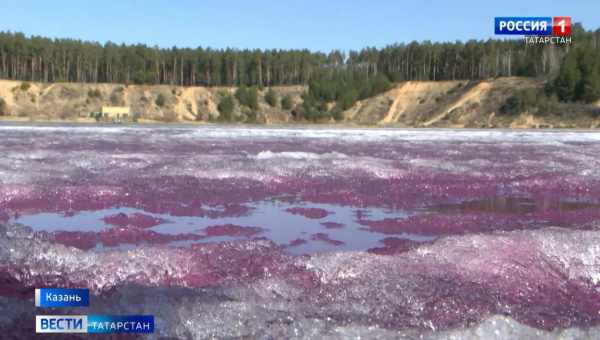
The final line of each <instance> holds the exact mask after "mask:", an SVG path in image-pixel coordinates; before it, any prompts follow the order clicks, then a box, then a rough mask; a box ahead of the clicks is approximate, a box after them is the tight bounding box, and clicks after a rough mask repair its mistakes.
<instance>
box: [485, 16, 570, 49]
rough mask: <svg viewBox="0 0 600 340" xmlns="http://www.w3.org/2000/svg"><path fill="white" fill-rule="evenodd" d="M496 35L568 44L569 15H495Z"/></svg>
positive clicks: (543, 42) (544, 42)
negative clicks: (518, 36)
mask: <svg viewBox="0 0 600 340" xmlns="http://www.w3.org/2000/svg"><path fill="white" fill-rule="evenodd" d="M494 33H495V34H497V35H523V36H525V37H524V40H525V42H526V43H528V44H570V43H571V17H568V16H560V17H496V18H495V20H494Z"/></svg>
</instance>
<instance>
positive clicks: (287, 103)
mask: <svg viewBox="0 0 600 340" xmlns="http://www.w3.org/2000/svg"><path fill="white" fill-rule="evenodd" d="M293 105H294V103H293V101H292V96H290V95H289V94H288V95H285V96H284V97H283V98H281V108H282V109H284V110H291V109H292V106H293Z"/></svg>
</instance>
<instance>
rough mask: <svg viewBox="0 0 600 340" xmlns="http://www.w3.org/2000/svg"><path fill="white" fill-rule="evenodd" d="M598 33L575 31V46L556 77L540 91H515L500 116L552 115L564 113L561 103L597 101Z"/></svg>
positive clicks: (599, 94)
mask: <svg viewBox="0 0 600 340" xmlns="http://www.w3.org/2000/svg"><path fill="white" fill-rule="evenodd" d="M599 32H600V30H599V31H596V32H595V33H592V32H585V31H583V30H578V31H576V32H575V34H576V36H575V37H574V38H573V39H574V41H575V42H574V44H573V45H572V46H571V47H570V48H569V50H568V52H566V55H565V56H564V58H562V61H561V64H560V68H559V70H558V73H557V74H556V75H555V76H554V77H551V78H550V79H549V80H548V81H547V82H546V86H545V87H544V88H543V89H526V90H519V91H517V92H516V93H515V94H514V95H513V96H511V97H509V98H508V99H507V101H506V102H505V103H504V105H503V106H502V107H501V113H505V114H518V113H521V112H525V111H528V112H530V113H536V114H542V115H544V114H555V113H561V111H564V110H565V108H564V107H563V106H561V104H560V103H561V102H563V103H573V102H580V103H593V102H596V101H598V100H600V34H599ZM575 39H576V40H575ZM571 109H572V106H571ZM571 111H572V110H571Z"/></svg>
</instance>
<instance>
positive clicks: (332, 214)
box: [12, 201, 432, 254]
mask: <svg viewBox="0 0 600 340" xmlns="http://www.w3.org/2000/svg"><path fill="white" fill-rule="evenodd" d="M299 206H302V207H310V208H314V209H323V210H326V211H328V212H329V214H328V215H327V216H326V217H323V218H317V219H315V218H307V217H305V216H302V215H297V214H293V213H290V212H288V211H286V210H287V209H289V208H291V207H299ZM251 208H252V209H251V210H250V212H249V213H248V214H247V215H245V216H241V217H237V216H236V217H222V218H209V217H197V216H172V215H164V214H153V213H148V212H145V211H143V210H139V209H134V208H111V209H104V210H96V211H81V212H79V213H76V214H74V215H71V214H62V213H39V214H32V215H23V216H19V217H16V218H13V219H12V222H18V223H22V224H24V225H27V226H30V227H32V228H33V229H34V230H39V231H50V232H53V231H91V232H101V231H102V230H106V229H108V228H113V226H111V225H108V224H106V223H105V222H104V221H103V220H102V219H103V218H105V217H107V216H111V215H115V214H118V213H124V214H127V215H133V214H135V213H141V214H145V215H149V216H153V217H156V218H162V219H164V220H166V222H165V223H162V224H159V225H157V226H155V227H152V228H149V230H152V231H154V232H157V233H160V234H168V235H177V234H186V233H192V234H198V235H206V234H205V231H204V229H205V228H206V227H209V226H215V225H227V224H233V225H239V226H246V227H261V228H263V229H265V232H264V233H261V234H258V235H257V237H266V238H268V239H270V240H272V241H274V242H275V243H277V244H280V245H288V244H290V242H292V241H294V240H297V239H303V240H305V241H307V242H305V243H302V244H299V245H296V246H294V247H290V248H289V251H290V252H292V253H296V254H305V253H316V252H323V251H332V250H366V249H369V248H372V247H376V246H378V245H379V241H380V240H381V235H379V234H377V233H372V232H368V231H366V230H364V228H363V226H362V225H360V224H359V223H357V221H356V216H357V215H359V214H357V211H356V210H355V209H354V208H352V207H344V206H336V205H330V204H310V205H306V204H302V205H299V204H289V203H284V202H277V201H269V202H259V203H256V204H253V205H251ZM359 212H360V211H359ZM363 214H365V213H363ZM368 216H369V217H372V218H377V219H380V218H403V217H406V216H407V214H406V212H403V211H395V212H390V211H386V210H383V209H368ZM327 222H332V223H337V224H340V225H342V226H343V227H340V228H327V227H326V225H323V223H326V224H327ZM319 233H326V234H328V235H329V238H331V239H332V240H337V241H341V242H343V244H342V245H335V244H331V243H328V242H325V241H322V240H320V239H319V238H312V237H311V236H312V235H315V234H319ZM398 237H401V238H407V239H410V240H413V241H430V240H431V239H432V238H431V237H428V236H419V235H414V234H408V233H407V234H402V235H398ZM240 239H244V237H243V236H208V235H207V237H206V238H204V239H201V240H193V241H190V240H177V241H172V242H169V244H171V245H173V246H190V245H191V244H194V243H203V242H223V241H230V240H240ZM131 247H132V245H128V244H126V245H120V246H119V248H125V249H130V248H131ZM96 249H97V250H102V249H111V247H105V246H102V245H101V244H99V245H98V246H97V247H96Z"/></svg>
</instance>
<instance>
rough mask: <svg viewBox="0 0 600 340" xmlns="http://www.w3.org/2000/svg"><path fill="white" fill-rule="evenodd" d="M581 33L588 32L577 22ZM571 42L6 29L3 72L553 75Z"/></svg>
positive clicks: (175, 80)
mask: <svg viewBox="0 0 600 340" xmlns="http://www.w3.org/2000/svg"><path fill="white" fill-rule="evenodd" d="M574 31H575V32H576V35H580V34H590V35H592V36H593V39H595V40H596V41H597V40H598V39H599V36H600V33H599V32H598V31H597V32H595V33H585V31H583V29H582V28H581V26H577V27H574ZM578 39H579V38H578V37H577V36H576V37H574V39H573V40H574V41H575V43H577V42H578ZM564 54H565V49H564V48H561V47H552V46H525V45H523V43H522V42H521V41H514V40H487V41H475V40H473V41H468V42H466V43H463V42H454V43H431V42H428V41H425V42H421V43H417V42H412V43H409V44H396V45H391V46H388V47H385V48H381V49H377V48H365V49H362V50H360V51H350V52H349V53H348V54H345V53H343V52H340V51H337V50H334V51H332V52H330V53H329V54H325V53H320V52H311V51H309V50H237V49H210V48H201V47H199V48H195V49H191V48H176V47H173V48H157V47H149V46H146V45H143V44H138V45H124V44H121V45H118V44H114V43H111V42H108V43H105V44H103V45H102V44H99V43H96V42H87V41H80V40H73V39H48V38H43V37H37V36H33V37H27V36H25V35H24V34H22V33H11V32H0V77H1V78H5V79H14V80H22V81H42V82H93V83H95V82H100V83H125V84H170V85H181V86H191V85H201V86H239V85H247V86H252V85H256V86H259V87H261V86H272V85H291V84H308V83H309V82H310V81H311V80H313V79H315V78H323V74H329V76H331V75H332V74H335V75H340V74H342V75H344V74H345V73H351V74H359V75H360V76H361V77H364V78H365V79H368V78H371V77H375V76H380V75H383V76H385V77H387V78H388V80H389V81H392V82H394V81H404V80H454V79H471V80H476V79H485V78H489V77H499V76H545V75H548V74H552V73H553V72H556V71H557V70H558V69H559V66H560V64H561V61H562V59H563V56H564Z"/></svg>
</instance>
